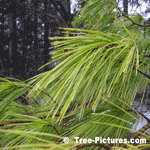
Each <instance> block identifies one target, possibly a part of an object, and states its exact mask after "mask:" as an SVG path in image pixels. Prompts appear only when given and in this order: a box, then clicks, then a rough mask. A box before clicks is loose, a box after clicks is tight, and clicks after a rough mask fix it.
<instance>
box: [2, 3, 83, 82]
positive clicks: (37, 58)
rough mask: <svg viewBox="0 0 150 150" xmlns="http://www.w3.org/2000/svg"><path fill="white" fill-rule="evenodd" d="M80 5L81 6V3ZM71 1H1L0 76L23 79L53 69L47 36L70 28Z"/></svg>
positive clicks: (53, 35)
mask: <svg viewBox="0 0 150 150" xmlns="http://www.w3.org/2000/svg"><path fill="white" fill-rule="evenodd" d="M81 4H82V5H83V3H81ZM75 15H76V10H75V9H74V12H73V14H71V10H70V0H34V1H33V0H0V38H1V40H0V76H2V77H5V76H10V77H15V78H19V79H22V80H25V79H28V78H30V77H32V76H34V75H36V74H38V73H40V72H44V71H47V70H50V69H52V68H53V67H54V66H55V65H56V63H52V64H50V65H48V66H46V67H44V68H43V69H41V70H39V71H38V68H40V67H41V66H42V65H44V64H46V63H47V62H49V61H51V55H50V53H51V52H52V51H53V49H49V48H50V47H51V41H50V40H49V39H48V37H55V36H63V34H62V32H61V31H60V30H59V29H58V27H71V22H72V21H73V17H74V16H75Z"/></svg>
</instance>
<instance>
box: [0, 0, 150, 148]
mask: <svg viewBox="0 0 150 150" xmlns="http://www.w3.org/2000/svg"><path fill="white" fill-rule="evenodd" d="M86 2H87V4H86V5H85V6H84V7H83V8H82V9H81V10H80V13H79V15H78V16H77V17H76V18H75V20H74V22H73V24H72V25H73V26H74V28H60V29H61V30H62V32H64V33H65V36H64V37H50V40H53V41H54V42H53V46H54V48H55V51H54V52H53V53H52V61H51V62H50V63H52V62H59V63H58V65H57V66H56V67H55V68H53V69H52V70H50V71H47V72H44V73H41V74H39V75H37V76H34V77H32V78H31V79H30V80H27V81H24V82H23V81H19V80H16V79H13V78H7V79H6V78H0V80H1V82H0V95H1V96H0V100H1V102H0V106H1V107H0V114H1V115H0V119H1V122H0V126H1V127H0V132H1V134H0V146H1V147H2V148H4V149H51V150H52V149H53V150H56V149H96V148H97V149H118V148H119V147H122V148H123V147H124V148H125V147H126V148H128V149H137V150H138V149H139V150H140V149H146V148H148V147H150V144H149V143H148V141H149V140H150V138H149V135H147V134H145V133H144V132H145V131H146V130H147V129H149V127H150V123H149V122H150V121H149V120H148V118H147V117H146V116H144V115H143V114H142V113H139V112H137V111H136V110H135V109H133V108H132V104H133V101H134V98H135V95H136V92H137V90H138V88H139V87H140V88H141V89H145V88H146V86H147V84H148V82H149V79H150V75H149V67H150V63H149V57H150V55H149V40H150V39H149V37H148V34H149V33H150V28H149V27H150V25H149V24H147V23H146V22H145V21H144V19H143V17H142V16H141V15H140V14H136V15H125V14H124V13H123V12H121V10H120V8H119V7H118V5H117V4H116V2H115V0H103V1H100V0H88V1H86ZM114 10H115V11H114ZM82 23H83V24H84V28H85V29H77V28H76V27H78V26H79V25H80V24H82ZM141 28H144V29H145V30H144V33H141ZM45 65H47V64H45ZM43 67H44V66H43ZM39 69H40V68H39ZM20 97H23V98H26V99H27V101H28V104H27V105H24V104H22V103H19V101H17V99H18V98H20ZM139 115H140V116H142V117H144V118H145V119H146V120H147V121H148V123H147V124H146V125H145V126H144V127H143V128H142V129H140V130H139V131H135V133H134V134H131V132H130V131H134V130H133V129H132V126H133V125H134V123H135V121H136V120H139V119H138V118H139ZM75 137H79V138H80V139H81V138H86V139H93V140H94V139H95V137H102V138H106V139H107V138H108V137H109V138H117V139H119V138H122V139H124V138H128V139H127V140H128V141H129V140H130V139H131V138H135V139H136V138H145V139H147V143H144V144H136V145H135V144H130V143H122V144H120V143H100V142H97V143H95V142H93V141H92V142H89V143H88V142H87V143H86V142H85V143H80V142H79V141H78V140H77V138H75ZM68 140H69V141H68ZM77 141H78V143H77ZM67 142H68V143H67Z"/></svg>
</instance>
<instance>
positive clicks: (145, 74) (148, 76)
mask: <svg viewBox="0 0 150 150" xmlns="http://www.w3.org/2000/svg"><path fill="white" fill-rule="evenodd" d="M133 69H134V70H136V67H135V66H133ZM137 71H138V72H139V73H141V74H143V75H144V76H145V77H147V78H148V79H150V75H149V74H147V73H145V72H143V71H141V70H139V69H138V68H137Z"/></svg>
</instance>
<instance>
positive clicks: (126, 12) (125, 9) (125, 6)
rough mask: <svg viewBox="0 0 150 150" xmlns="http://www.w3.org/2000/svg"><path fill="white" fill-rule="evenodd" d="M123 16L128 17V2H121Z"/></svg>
mask: <svg viewBox="0 0 150 150" xmlns="http://www.w3.org/2000/svg"><path fill="white" fill-rule="evenodd" d="M123 8H124V14H125V15H128V0H123Z"/></svg>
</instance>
